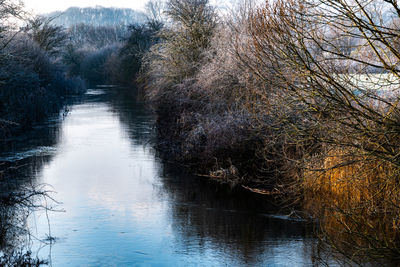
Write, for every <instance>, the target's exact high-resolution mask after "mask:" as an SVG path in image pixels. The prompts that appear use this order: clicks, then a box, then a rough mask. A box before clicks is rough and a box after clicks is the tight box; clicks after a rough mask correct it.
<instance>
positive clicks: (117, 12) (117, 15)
mask: <svg viewBox="0 0 400 267" xmlns="http://www.w3.org/2000/svg"><path fill="white" fill-rule="evenodd" d="M46 16H49V17H56V18H55V19H54V23H56V24H58V25H62V26H65V27H69V26H72V25H76V24H79V23H85V24H91V25H94V26H103V25H121V24H125V25H130V24H134V23H143V22H144V21H145V18H146V17H145V14H144V13H143V12H140V11H135V10H133V9H129V8H106V7H101V6H97V7H87V8H79V7H70V8H68V9H67V10H65V11H63V12H62V11H56V12H52V13H49V14H47V15H46Z"/></svg>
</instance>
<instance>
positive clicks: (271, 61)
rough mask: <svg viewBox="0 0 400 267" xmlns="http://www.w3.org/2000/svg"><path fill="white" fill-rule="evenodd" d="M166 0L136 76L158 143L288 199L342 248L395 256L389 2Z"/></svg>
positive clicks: (395, 112)
mask: <svg viewBox="0 0 400 267" xmlns="http://www.w3.org/2000/svg"><path fill="white" fill-rule="evenodd" d="M169 3H170V4H169V6H168V8H167V10H168V11H167V13H166V14H167V15H169V16H170V19H171V20H172V22H173V23H172V24H171V25H169V26H168V27H165V28H164V29H162V30H161V32H160V37H161V41H160V43H159V44H157V45H156V46H153V47H152V49H151V51H150V52H149V53H148V54H147V56H146V58H145V62H146V64H145V68H144V69H143V74H142V77H141V81H142V82H143V81H145V90H146V92H147V96H148V99H149V100H151V101H152V103H153V104H154V107H155V110H156V112H157V114H158V124H157V126H158V128H157V129H158V133H159V136H160V140H161V141H162V143H161V147H163V148H164V149H167V150H168V152H169V155H174V156H175V158H177V159H179V160H182V161H184V162H186V163H190V164H191V165H192V166H194V167H195V168H196V169H197V171H200V172H202V173H206V172H209V173H207V175H209V176H211V177H213V178H216V179H219V180H221V181H229V182H233V183H235V184H240V185H242V186H245V187H247V188H250V189H251V190H253V191H257V192H262V193H264V194H271V195H279V196H280V197H281V199H284V200H288V199H289V201H288V203H292V204H293V203H296V204H297V207H299V206H301V207H302V208H303V209H304V211H306V212H308V213H309V214H310V215H311V216H313V217H314V218H316V219H318V220H319V221H320V222H321V230H322V232H323V233H324V234H325V235H324V236H325V238H326V239H327V240H330V241H331V243H332V244H333V245H334V247H335V248H337V249H338V250H339V251H342V252H345V254H347V256H349V257H350V259H351V260H352V261H355V262H358V261H359V260H360V259H363V258H364V259H365V258H373V259H380V258H385V257H386V258H390V259H394V260H399V257H400V250H399V248H400V243H399V242H400V236H399V233H400V230H399V216H400V206H399V205H400V203H399V201H400V198H399V193H400V192H399V186H400V183H399V174H400V173H399V171H400V169H399V166H400V161H399V159H400V156H399V155H400V141H399V140H400V109H399V101H400V100H399V96H398V95H399V94H398V90H399V81H400V74H399V73H400V70H399V69H398V64H399V63H400V53H399V51H398V36H399V34H400V32H399V28H398V27H397V26H396V25H397V24H398V23H397V21H398V17H400V11H399V10H400V6H398V5H397V2H396V1H391V0H382V1H373V2H371V1H365V0H327V1H326V0H325V1H322V0H277V1H266V2H265V3H264V4H262V5H260V6H257V7H254V6H251V5H243V6H242V8H241V9H239V10H237V11H236V13H235V16H234V17H232V18H228V19H223V18H220V17H218V16H217V15H216V14H215V12H214V11H213V10H212V8H211V7H209V5H208V1H200V0H199V1H198V0H174V1H170V2H169ZM388 14H390V15H388ZM255 188H257V189H255ZM339 237H340V238H339Z"/></svg>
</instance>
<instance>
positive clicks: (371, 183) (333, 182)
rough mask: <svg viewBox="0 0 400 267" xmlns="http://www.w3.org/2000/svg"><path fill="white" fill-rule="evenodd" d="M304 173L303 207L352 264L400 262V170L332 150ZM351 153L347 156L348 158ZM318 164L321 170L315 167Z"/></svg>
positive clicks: (372, 160)
mask: <svg viewBox="0 0 400 267" xmlns="http://www.w3.org/2000/svg"><path fill="white" fill-rule="evenodd" d="M329 154H330V156H327V157H325V159H323V160H321V161H319V164H318V163H314V164H313V165H314V166H313V167H314V168H315V167H316V168H319V169H324V170H323V171H322V170H321V171H317V170H308V171H306V172H305V174H304V180H303V183H302V184H303V189H304V199H305V201H304V207H305V209H306V210H307V211H308V212H310V213H311V214H312V215H314V217H316V218H318V219H320V221H321V230H322V232H323V234H324V237H325V238H327V239H329V241H330V243H332V244H333V245H334V246H335V248H336V249H338V250H339V251H341V252H345V253H343V254H345V255H346V256H348V257H350V258H351V259H352V260H357V259H360V258H364V259H365V258H366V257H367V258H374V259H379V258H385V257H390V258H391V259H399V257H400V228H399V227H400V183H399V178H400V172H399V171H400V170H399V169H398V168H396V167H394V166H393V165H391V164H389V163H385V162H382V161H380V160H377V159H374V158H370V157H368V156H355V155H354V154H353V153H349V151H346V150H338V149H335V150H333V151H332V152H331V153H329ZM349 154H350V155H349ZM318 165H319V166H318Z"/></svg>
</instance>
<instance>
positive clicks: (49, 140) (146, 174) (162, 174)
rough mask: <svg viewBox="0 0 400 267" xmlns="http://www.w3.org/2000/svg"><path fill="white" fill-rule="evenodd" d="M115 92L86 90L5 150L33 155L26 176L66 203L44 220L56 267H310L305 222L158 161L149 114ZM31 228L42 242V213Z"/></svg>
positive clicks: (44, 253) (11, 155)
mask: <svg viewBox="0 0 400 267" xmlns="http://www.w3.org/2000/svg"><path fill="white" fill-rule="evenodd" d="M115 90H117V89H115V88H112V89H110V88H102V89H97V90H90V91H89V92H88V93H87V94H86V96H85V97H84V98H83V100H81V101H80V102H75V103H74V104H73V105H71V106H70V108H69V109H70V110H69V114H68V116H66V118H65V119H64V120H62V121H61V124H60V122H57V120H55V121H52V122H49V123H48V125H47V127H44V128H43V130H44V129H47V130H48V129H53V130H54V133H53V134H47V136H46V134H43V135H40V134H38V140H40V139H43V140H42V141H38V140H37V141H32V140H35V139H36V137H35V138H34V136H29V137H26V138H25V141H24V140H21V141H18V142H17V143H18V144H15V145H10V146H8V147H6V148H5V149H3V151H9V152H10V153H7V152H4V153H3V154H2V158H3V160H5V159H7V160H9V161H13V160H15V159H19V158H20V157H22V158H24V156H26V157H27V158H29V161H30V163H29V164H28V165H29V166H30V167H29V168H28V169H30V170H31V171H30V172H26V174H25V175H24V176H26V177H28V178H29V179H30V181H35V182H36V183H37V184H43V183H45V184H50V185H51V186H52V187H53V188H54V190H55V191H56V192H57V194H56V195H55V198H56V199H57V200H58V201H61V202H62V203H63V205H62V207H63V208H64V209H65V210H66V212H65V213H52V214H51V217H50V218H51V233H52V235H53V236H54V237H55V238H56V243H55V245H54V246H52V247H51V255H52V257H51V262H52V264H53V265H54V266H82V265H84V266H99V265H107V266H109V265H111V266H132V265H135V266H137V265H139V266H142V265H144V266H171V265H177V266H190V265H199V264H200V265H202V266H220V265H223V266H226V265H229V266H243V265H247V266H256V265H259V266H261V265H262V266H265V265H271V266H292V265H293V264H296V265H300V266H301V265H303V266H308V265H311V264H312V257H311V255H312V253H311V251H312V245H313V244H314V240H313V239H312V238H311V237H310V236H309V234H308V233H309V229H307V227H306V226H305V225H304V224H303V223H301V222H296V221H291V220H287V219H282V218H276V217H274V216H270V215H269V213H273V212H274V211H275V208H274V207H273V206H272V205H271V204H269V202H268V201H267V199H265V198H262V197H261V196H255V195H254V194H251V193H250V192H247V191H241V190H239V189H235V190H232V189H230V188H228V187H225V186H221V185H219V184H216V183H214V182H211V181H208V180H206V179H202V178H198V177H193V176H191V175H189V174H187V173H185V171H184V170H182V168H180V167H179V166H174V165H171V164H167V163H164V162H163V161H161V160H160V159H159V158H158V157H157V156H156V153H155V151H154V150H153V149H152V145H151V142H152V138H151V133H152V125H153V118H152V115H151V114H150V113H149V112H147V111H146V110H145V109H144V108H143V105H142V104H140V103H138V102H136V101H134V100H133V98H132V97H130V96H127V95H126V94H124V93H122V92H121V91H119V92H118V93H116V92H115ZM127 92H128V93H127ZM127 92H125V93H127V94H130V92H132V91H127ZM24 142H27V144H26V146H25V145H24ZM30 143H32V144H31V145H30ZM15 146H20V147H23V148H24V149H25V150H23V149H22V150H18V149H14V147H15ZM47 148H48V149H47ZM7 149H8V150H7ZM35 149H36V150H35ZM21 151H22V152H24V151H25V153H21ZM27 151H29V153H28V152H27ZM31 154H34V155H35V156H28V155H31ZM36 161H37V162H36ZM15 176H18V175H17V174H16V175H15ZM29 226H30V228H31V230H32V231H33V232H34V234H35V235H36V236H38V237H39V238H40V239H45V238H46V234H48V231H49V230H48V224H47V217H46V214H45V213H44V212H36V213H35V214H34V216H32V218H31V220H30V221H29ZM38 246H39V245H38ZM49 250H50V248H46V249H41V250H40V251H39V256H40V257H43V258H46V257H47V256H48V254H49V252H50V251H49Z"/></svg>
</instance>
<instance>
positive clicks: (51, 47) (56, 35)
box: [25, 16, 68, 55]
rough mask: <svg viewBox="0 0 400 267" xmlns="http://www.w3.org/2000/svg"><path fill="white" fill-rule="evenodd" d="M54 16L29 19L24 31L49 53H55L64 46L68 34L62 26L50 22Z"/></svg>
mask: <svg viewBox="0 0 400 267" xmlns="http://www.w3.org/2000/svg"><path fill="white" fill-rule="evenodd" d="M53 20H54V18H45V17H40V16H38V17H35V18H33V19H31V20H29V22H28V25H27V26H26V27H25V32H26V33H27V34H28V35H29V36H30V37H31V38H32V40H34V41H35V42H36V43H37V44H38V45H39V47H40V48H42V49H43V50H44V51H46V52H48V53H49V54H50V55H57V54H59V53H60V51H61V48H63V47H64V45H65V44H66V41H67V39H68V35H67V33H66V31H65V29H64V28H63V27H62V26H56V25H53V24H52V21H53Z"/></svg>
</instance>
